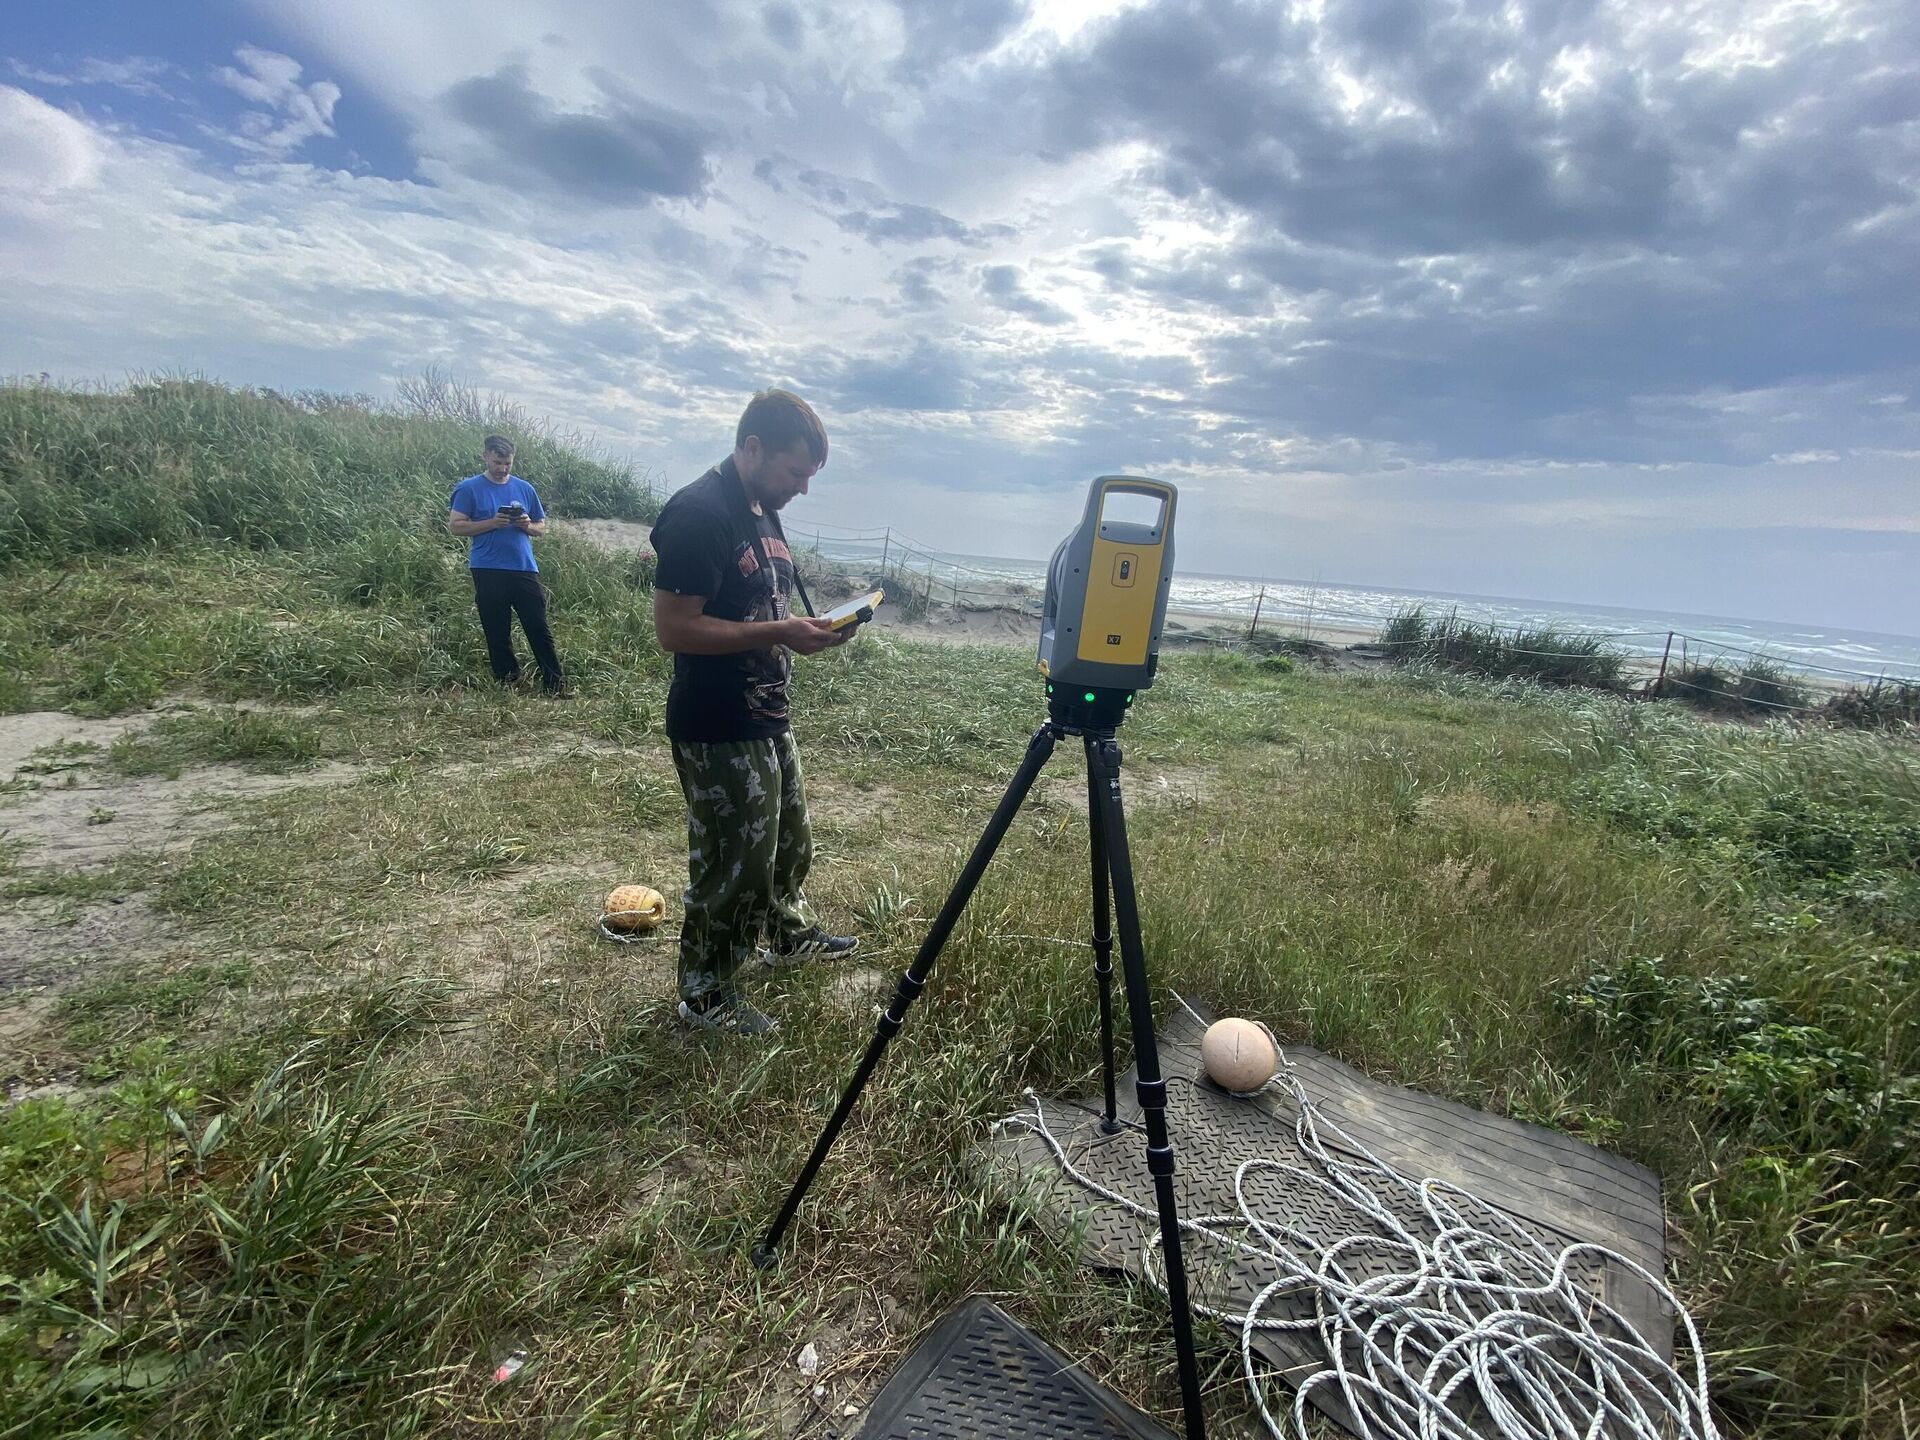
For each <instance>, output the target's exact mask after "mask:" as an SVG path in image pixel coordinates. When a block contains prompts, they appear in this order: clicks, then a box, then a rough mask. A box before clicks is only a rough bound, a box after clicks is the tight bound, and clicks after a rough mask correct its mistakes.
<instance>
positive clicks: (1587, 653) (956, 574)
mask: <svg viewBox="0 0 1920 1440" xmlns="http://www.w3.org/2000/svg"><path fill="white" fill-rule="evenodd" d="M788 537H789V539H790V540H793V541H795V542H796V543H798V544H799V545H800V546H801V547H802V552H803V558H804V555H805V552H806V551H808V550H811V551H812V552H813V558H814V559H815V561H816V563H817V565H818V567H819V568H825V569H838V570H843V571H844V570H860V571H863V572H864V573H865V574H866V576H867V577H868V578H869V579H870V580H872V581H874V582H876V583H880V584H883V585H886V586H887V587H888V589H889V591H890V592H892V593H893V594H894V595H896V596H897V597H899V599H900V600H902V601H905V602H906V604H907V606H908V607H909V608H910V609H912V610H915V611H920V610H929V609H937V608H943V607H944V608H947V609H949V610H951V611H953V612H955V613H959V612H963V611H968V610H980V611H998V612H1004V613H1008V614H1014V615H1023V616H1031V617H1035V618H1037V617H1038V616H1039V614H1040V608H1041V603H1042V599H1043V592H1044V589H1045V582H1044V579H1043V578H1041V579H1036V578H1035V577H1034V576H1033V575H1031V574H1021V573H1018V572H1017V571H1015V570H994V569H991V568H988V567H986V566H983V565H980V564H978V563H976V562H977V560H978V558H979V557H967V556H957V555H955V554H954V553H952V552H943V551H941V550H940V549H938V548H937V547H935V546H932V545H929V544H926V543H925V542H923V541H921V540H918V539H916V538H914V537H913V536H911V535H908V534H907V533H906V532H904V531H902V530H900V529H898V528H896V527H894V526H890V525H883V526H874V527H869V528H866V529H856V528H851V527H842V526H833V525H816V526H813V527H810V528H809V527H801V526H789V527H788ZM1253 584H1254V588H1253V589H1250V590H1248V591H1247V592H1246V593H1244V594H1241V593H1237V592H1236V593H1214V594H1213V595H1211V596H1210V598H1209V601H1208V603H1204V604H1194V603H1191V602H1186V603H1175V604H1173V605H1170V606H1169V609H1168V614H1169V616H1170V617H1173V616H1178V617H1179V618H1181V619H1184V620H1187V621H1191V622H1197V623H1198V624H1200V625H1202V626H1205V627H1206V628H1205V632H1204V638H1205V639H1207V640H1210V641H1212V642H1214V643H1222V642H1225V643H1234V642H1238V643H1243V644H1246V645H1249V646H1253V647H1257V648H1279V649H1290V648H1291V649H1309V650H1310V649H1313V648H1316V647H1318V648H1324V649H1328V650H1331V649H1334V648H1336V647H1345V648H1347V649H1349V650H1351V651H1357V652H1359V653H1361V654H1371V655H1373V656H1375V657H1377V658H1380V659H1384V660H1389V661H1392V660H1407V659H1413V660H1423V661H1428V662H1430V663H1435V664H1440V665H1446V666H1450V667H1452V668H1456V669H1464V670H1470V671H1478V672H1479V673H1483V674H1490V675H1519V676H1522V677H1525V678H1531V679H1537V680H1541V681H1544V682H1546V683H1559V684H1590V685H1596V686H1599V687H1600V688H1605V689H1611V690H1615V691H1618V692H1621V693H1625V694H1632V695H1637V696H1641V697H1644V698H1648V699H1673V700H1682V701H1685V702H1687V703H1689V704H1691V705H1693V706H1695V707H1697V708H1701V709H1706V710H1714V711H1721V712H1726V713H1744V714H1747V715H1765V714H1779V715H1792V716H1802V717H1805V716H1813V715H1823V716H1827V717H1835V716H1836V711H1840V712H1845V714H1846V716H1847V717H1850V723H1866V724H1875V723H1904V724H1909V725H1911V724H1915V723H1920V672H1910V671H1908V670H1905V669H1902V668H1898V667H1884V668H1881V669H1877V670H1866V669H1858V668H1854V669H1848V668H1843V667H1838V666H1830V665H1821V664H1816V663H1813V662H1811V661H1807V660H1804V659H1799V658H1792V659H1788V658H1785V657H1782V656H1780V655H1777V654H1769V653H1768V652H1766V651H1764V650H1758V649H1753V648H1750V647H1745V646H1740V645H1735V644H1729V643H1727V642H1725V641H1722V640H1716V639H1714V638H1712V637H1710V636H1701V635H1695V634H1690V633H1688V632H1686V631H1682V630H1677V629H1669V630H1585V629H1556V628H1554V627H1552V626H1533V627H1528V626H1518V625H1502V624H1498V623H1495V622H1491V621H1476V620H1471V619H1465V618H1462V617H1461V616H1460V615H1459V614H1458V613H1457V612H1456V611H1450V610H1449V611H1441V612H1437V613H1435V614H1431V615H1430V614H1427V613H1426V612H1425V611H1424V610H1423V609H1420V608H1415V609H1413V610H1411V611H1409V612H1403V613H1402V614H1400V615H1396V616H1394V617H1393V618H1392V619H1390V620H1388V621H1386V622H1382V620H1381V619H1380V617H1379V615H1378V614H1363V613H1360V612H1358V611H1351V610H1347V609H1344V608H1342V607H1340V606H1338V605H1336V604H1332V603H1323V601H1322V599H1321V597H1320V595H1319V593H1318V592H1317V591H1316V590H1314V589H1313V588H1312V587H1308V588H1307V591H1306V595H1305V598H1304V600H1303V599H1301V598H1300V591H1301V587H1300V586H1298V585H1288V584H1283V583H1282V582H1253ZM1282 596H1286V597H1288V598H1287V599H1285V600H1284V601H1283V600H1282V598H1281V597H1282ZM1196 638H1199V637H1196Z"/></svg>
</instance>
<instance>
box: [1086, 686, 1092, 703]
mask: <svg viewBox="0 0 1920 1440" xmlns="http://www.w3.org/2000/svg"><path fill="white" fill-rule="evenodd" d="M1087 703H1088V704H1089V705H1091V704H1092V703H1093V691H1091V690H1089V691H1087Z"/></svg>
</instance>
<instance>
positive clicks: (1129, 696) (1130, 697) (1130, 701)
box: [1127, 690, 1133, 705]
mask: <svg viewBox="0 0 1920 1440" xmlns="http://www.w3.org/2000/svg"><path fill="white" fill-rule="evenodd" d="M1127 704H1129V705H1131V704H1133V691H1131V690H1129V691H1127Z"/></svg>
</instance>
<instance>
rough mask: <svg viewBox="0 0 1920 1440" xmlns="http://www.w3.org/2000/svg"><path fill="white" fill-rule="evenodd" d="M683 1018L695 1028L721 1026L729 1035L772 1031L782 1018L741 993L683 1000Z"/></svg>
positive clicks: (718, 1029)
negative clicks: (771, 1013) (776, 1017)
mask: <svg viewBox="0 0 1920 1440" xmlns="http://www.w3.org/2000/svg"><path fill="white" fill-rule="evenodd" d="M680 1020H681V1023H682V1024H685V1025H688V1026H690V1027H692V1028H693V1029H695V1030H717V1031H720V1032H722V1033H723V1034H727V1035H771V1034H772V1033H773V1032H774V1031H776V1030H778V1029H779V1028H780V1022H779V1021H778V1020H776V1019H774V1018H773V1016H771V1015H769V1014H767V1012H766V1011H764V1010H759V1009H756V1008H755V1007H754V1006H752V1005H749V1004H748V1003H747V1002H746V1001H745V1000H743V999H741V998H740V997H739V996H738V995H709V996H703V997H702V998H701V999H700V1000H698V1001H693V1000H682V1001H681V1002H680Z"/></svg>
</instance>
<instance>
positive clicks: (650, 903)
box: [604, 885, 667, 935]
mask: <svg viewBox="0 0 1920 1440" xmlns="http://www.w3.org/2000/svg"><path fill="white" fill-rule="evenodd" d="M604 909H605V916H604V918H605V920H606V925H607V928H608V929H609V930H618V931H621V932H622V933H624V934H628V935H634V934H643V933H645V932H646V931H648V930H651V929H653V927H654V926H656V925H658V924H659V923H660V922H661V921H662V920H664V919H665V918H666V914H667V900H666V897H665V896H664V895H662V894H661V893H660V892H659V891H658V890H655V889H654V888H653V887H652V886H650V885H616V886H615V887H614V889H613V892H612V893H611V894H609V895H608V896H607V903H606V905H605V907H604Z"/></svg>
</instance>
